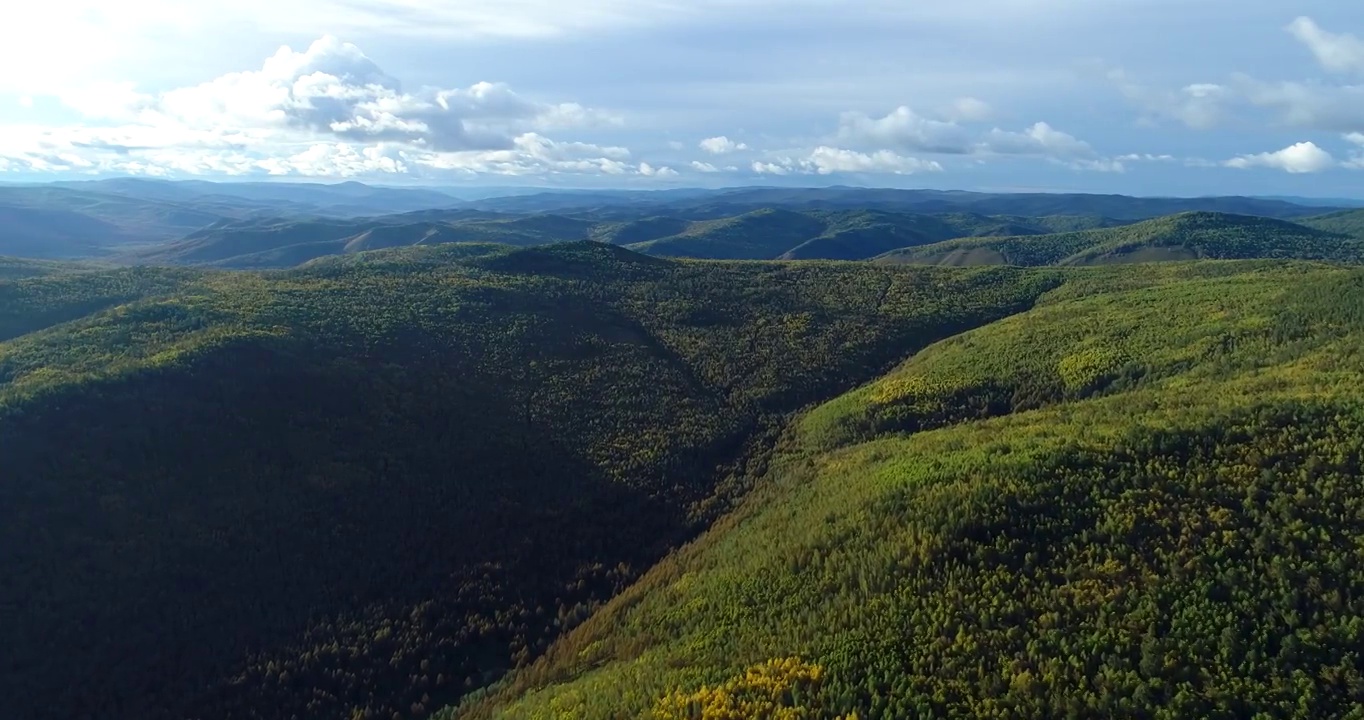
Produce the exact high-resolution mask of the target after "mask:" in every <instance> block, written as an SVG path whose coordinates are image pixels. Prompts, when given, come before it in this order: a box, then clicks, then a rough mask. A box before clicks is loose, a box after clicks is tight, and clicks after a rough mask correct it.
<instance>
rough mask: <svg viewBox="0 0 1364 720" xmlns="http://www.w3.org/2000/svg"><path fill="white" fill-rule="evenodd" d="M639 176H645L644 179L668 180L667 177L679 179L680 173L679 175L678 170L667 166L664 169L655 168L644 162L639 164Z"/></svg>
mask: <svg viewBox="0 0 1364 720" xmlns="http://www.w3.org/2000/svg"><path fill="white" fill-rule="evenodd" d="M639 174H640V175H643V176H644V177H660V178H666V177H677V174H678V173H677V171H676V170H674V169H672V168H670V167H666V166H664V167H654V166H653V165H650V164H649V163H646V162H642V163H640V164H639Z"/></svg>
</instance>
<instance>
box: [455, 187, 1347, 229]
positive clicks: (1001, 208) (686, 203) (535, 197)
mask: <svg viewBox="0 0 1364 720" xmlns="http://www.w3.org/2000/svg"><path fill="white" fill-rule="evenodd" d="M463 207H472V208H478V209H482V210H492V211H496V212H510V213H521V214H529V213H539V212H558V213H579V212H597V211H602V210H608V209H629V210H630V212H633V213H642V214H646V215H670V216H676V217H685V218H688V219H693V220H704V219H717V218H721V217H730V216H734V215H741V214H744V213H748V212H753V211H754V210H760V209H763V208H780V209H783V210H792V211H817V210H864V209H871V210H881V211H886V212H899V213H911V214H920V215H922V214H927V215H933V214H950V213H963V212H965V213H974V214H979V215H1008V216H1016V217H1041V216H1047V215H1085V216H1098V217H1109V218H1115V219H1119V220H1126V221H1129V222H1132V221H1137V220H1146V219H1149V218H1153V217H1159V216H1162V215H1172V214H1175V213H1181V212H1221V213H1231V214H1240V215H1260V216H1265V217H1276V218H1282V219H1292V218H1299V217H1306V216H1309V215H1320V214H1322V213H1323V212H1326V209H1324V208H1323V207H1321V206H1316V205H1302V204H1298V203H1293V202H1287V201H1284V200H1276V199H1267V198H1251V197H1201V198H1162V197H1131V196H1126V195H1095V194H1084V193H979V192H966V191H961V190H895V189H888V188H863V187H826V188H799V187H795V188H774V187H739V188H725V189H721V190H710V191H694V190H693V191H682V190H679V191H658V192H638V191H635V192H627V191H619V192H600V191H592V192H542V193H536V194H532V195H518V196H510V197H495V198H486V199H482V200H478V201H474V202H469V203H465V204H464V205H463Z"/></svg>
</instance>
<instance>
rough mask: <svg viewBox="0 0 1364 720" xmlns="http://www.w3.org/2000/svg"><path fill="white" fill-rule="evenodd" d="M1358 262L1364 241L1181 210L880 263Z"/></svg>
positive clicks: (899, 253)
mask: <svg viewBox="0 0 1364 720" xmlns="http://www.w3.org/2000/svg"><path fill="white" fill-rule="evenodd" d="M1204 258H1212V259H1251V258H1296V259H1308V260H1334V261H1349V262H1358V261H1360V260H1364V241H1362V240H1361V239H1359V238H1353V237H1350V236H1347V235H1342V234H1338V233H1333V232H1327V231H1325V230H1318V229H1315V228H1309V227H1305V226H1302V225H1298V224H1295V223H1290V222H1286V221H1282V220H1274V219H1271V218H1262V217H1251V216H1245V215H1226V214H1221V213H1181V214H1178V215H1171V216H1169V217H1163V218H1156V219H1154V220H1147V221H1144V222H1140V223H1135V224H1132V225H1122V226H1118V227H1110V228H1100V229H1094V230H1082V231H1078V232H1067V233H1055V234H1051V235H1033V236H1014V237H984V238H981V237H977V238H959V239H955V240H949V241H945V242H940V243H933V244H929V245H918V246H914V247H909V248H903V249H900V250H895V251H891V252H889V253H886V254H884V255H881V256H880V257H878V258H877V260H878V261H879V262H886V263H908V264H919V265H949V266H969V265H1021V266H1039V265H1107V264H1115V263H1134V262H1159V261H1179V260H1195V259H1204Z"/></svg>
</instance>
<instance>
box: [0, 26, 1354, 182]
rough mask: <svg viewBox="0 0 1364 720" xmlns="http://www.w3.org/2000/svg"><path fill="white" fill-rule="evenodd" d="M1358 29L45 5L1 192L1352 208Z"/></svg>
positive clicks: (17, 89) (1, 107)
mask: <svg viewBox="0 0 1364 720" xmlns="http://www.w3.org/2000/svg"><path fill="white" fill-rule="evenodd" d="M1356 2H1357V0H1303V1H1301V2H1294V3H1286V2H1283V0H1102V1H1100V0H953V1H952V2H926V1H920V0H780V1H779V0H195V2H193V3H188V2H183V0H121V1H120V2H118V3H110V2H106V1H105V0H44V1H43V2H37V3H26V4H24V6H23V9H20V10H11V11H8V15H9V17H8V21H7V22H5V23H3V24H0V67H6V68H8V70H6V71H5V72H4V73H0V181H3V180H14V181H34V180H58V179H62V180H69V179H83V178H90V177H110V176H129V175H133V176H149V177H166V178H191V177H193V178H200V179H210V180H232V179H238V180H245V179H253V180H254V179H282V180H299V181H302V180H307V181H318V180H323V181H341V180H359V181H363V182H373V183H379V184H389V185H400V184H423V185H435V186H454V187H458V186H461V185H464V186H468V185H485V186H486V185H535V186H564V187H629V188H667V187H721V186H736V185H754V184H761V185H835V184H850V185H867V186H879V187H927V188H955V189H967V190H984V191H1071V192H1076V191H1078V192H1114V193H1127V194H1138V195H1214V194H1216V195H1226V194H1255V195H1297V196H1316V197H1346V198H1364V13H1361V12H1359V11H1358V8H1357V6H1356Z"/></svg>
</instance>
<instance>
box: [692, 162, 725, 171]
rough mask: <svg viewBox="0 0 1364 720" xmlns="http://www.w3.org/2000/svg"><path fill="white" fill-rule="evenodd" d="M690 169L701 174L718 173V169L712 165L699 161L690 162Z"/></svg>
mask: <svg viewBox="0 0 1364 720" xmlns="http://www.w3.org/2000/svg"><path fill="white" fill-rule="evenodd" d="M691 167H692V169H693V170H695V171H697V172H703V173H717V172H720V168H718V167H715V166H714V165H711V164H710V163H708V162H701V161H700V160H692V161H691Z"/></svg>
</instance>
